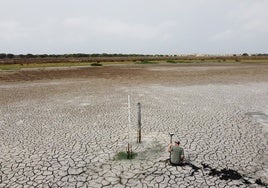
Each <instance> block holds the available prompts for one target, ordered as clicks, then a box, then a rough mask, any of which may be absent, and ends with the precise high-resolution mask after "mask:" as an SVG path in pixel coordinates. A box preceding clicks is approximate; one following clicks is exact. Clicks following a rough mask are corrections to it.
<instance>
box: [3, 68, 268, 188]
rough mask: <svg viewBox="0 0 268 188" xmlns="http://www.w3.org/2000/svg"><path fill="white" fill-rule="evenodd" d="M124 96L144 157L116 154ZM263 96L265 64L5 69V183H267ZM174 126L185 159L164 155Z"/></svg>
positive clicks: (121, 147)
mask: <svg viewBox="0 0 268 188" xmlns="http://www.w3.org/2000/svg"><path fill="white" fill-rule="evenodd" d="M128 95H130V96H131V111H132V117H131V120H132V125H131V130H130V133H131V134H130V135H131V136H130V140H131V142H132V144H133V151H134V152H136V153H138V155H137V157H136V158H135V159H133V160H114V156H115V155H116V153H118V152H119V151H125V149H126V146H127V142H128V134H127V130H128V113H127V96H128ZM267 101H268V64H258V65H253V64H235V65H234V64H232V65H230V64H217V65H209V64H203V65H198V64H192V65H146V66H145V65H128V66H123V65H122V66H105V67H88V68H86V67H83V68H82V67H80V68H58V69H56V68H53V69H37V70H22V71H1V72H0V104H1V106H0V113H1V116H0V187H105V186H107V187H265V186H267V183H268V164H267V161H268V159H267V155H268V154H267V150H268V143H267V132H268V131H267V129H268V128H267V126H268V103H267ZM138 102H140V103H141V105H142V143H141V144H137V143H136V124H137V109H136V108H137V106H136V104H137V103H138ZM169 132H174V133H175V136H174V139H179V140H180V141H181V143H182V146H183V147H184V148H185V154H186V159H187V164H185V165H183V166H179V167H173V166H170V165H169V164H168V163H167V162H166V159H167V158H168V157H169V154H168V153H167V152H166V146H167V144H168V143H169V139H170V137H169V134H168V133H169Z"/></svg>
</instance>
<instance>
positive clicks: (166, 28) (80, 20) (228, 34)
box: [0, 0, 268, 54]
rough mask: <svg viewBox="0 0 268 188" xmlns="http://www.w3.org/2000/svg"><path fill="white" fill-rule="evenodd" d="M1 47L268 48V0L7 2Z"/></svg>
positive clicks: (0, 18) (57, 50)
mask: <svg viewBox="0 0 268 188" xmlns="http://www.w3.org/2000/svg"><path fill="white" fill-rule="evenodd" d="M0 6H1V11H0V53H13V54H27V53H31V54H68V53H87V54H90V53H123V54H234V53H235V54H239V53H249V54H251V53H268V0H0Z"/></svg>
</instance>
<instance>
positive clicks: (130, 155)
mask: <svg viewBox="0 0 268 188" xmlns="http://www.w3.org/2000/svg"><path fill="white" fill-rule="evenodd" d="M130 120H131V119H130V96H129V95H128V144H127V158H128V159H130V158H131V157H132V146H131V142H130Z"/></svg>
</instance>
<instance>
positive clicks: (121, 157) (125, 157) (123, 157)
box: [114, 151, 138, 160]
mask: <svg viewBox="0 0 268 188" xmlns="http://www.w3.org/2000/svg"><path fill="white" fill-rule="evenodd" d="M137 155H138V154H137V153H134V152H132V155H131V156H130V158H128V154H127V152H123V151H120V152H119V153H117V154H116V156H115V158H114V159H115V160H131V159H134V158H135V157H136V156H137Z"/></svg>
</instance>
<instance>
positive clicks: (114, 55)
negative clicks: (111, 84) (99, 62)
mask: <svg viewBox="0 0 268 188" xmlns="http://www.w3.org/2000/svg"><path fill="white" fill-rule="evenodd" d="M142 56H151V55H144V54H107V53H102V54H83V53H76V54H19V55H14V54H6V53H1V54H0V59H4V58H9V59H12V58H59V57H61V58H83V57H89V58H91V57H142ZM155 56H160V57H162V56H164V55H155Z"/></svg>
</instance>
